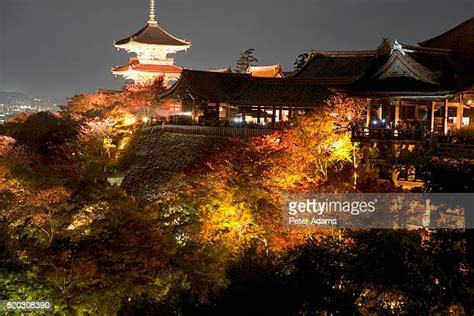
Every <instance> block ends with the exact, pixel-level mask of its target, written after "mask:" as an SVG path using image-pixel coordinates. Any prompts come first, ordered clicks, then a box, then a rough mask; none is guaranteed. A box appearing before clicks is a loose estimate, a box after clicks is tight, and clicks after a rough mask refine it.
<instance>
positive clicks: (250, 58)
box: [235, 48, 258, 73]
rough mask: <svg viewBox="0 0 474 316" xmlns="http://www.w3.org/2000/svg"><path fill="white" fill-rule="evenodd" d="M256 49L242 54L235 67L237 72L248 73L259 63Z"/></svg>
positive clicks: (250, 49)
mask: <svg viewBox="0 0 474 316" xmlns="http://www.w3.org/2000/svg"><path fill="white" fill-rule="evenodd" d="M254 52H255V48H249V49H247V50H246V51H244V52H242V53H241V54H240V57H239V59H238V60H237V64H236V67H235V72H237V73H246V72H247V70H248V68H249V67H250V66H254V65H255V63H258V59H257V58H256V57H255V56H254Z"/></svg>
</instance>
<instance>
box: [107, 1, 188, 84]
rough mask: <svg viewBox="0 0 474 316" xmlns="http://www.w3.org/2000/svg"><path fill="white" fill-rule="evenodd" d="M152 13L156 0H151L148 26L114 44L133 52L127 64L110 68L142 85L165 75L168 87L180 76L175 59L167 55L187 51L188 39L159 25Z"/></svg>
mask: <svg viewBox="0 0 474 316" xmlns="http://www.w3.org/2000/svg"><path fill="white" fill-rule="evenodd" d="M155 15H156V14H155V0H150V14H149V19H148V22H147V25H146V26H145V27H144V28H142V29H141V30H140V31H138V32H137V33H135V34H133V35H131V36H129V37H127V38H124V39H122V40H119V41H116V42H115V43H114V46H115V47H116V48H117V49H119V50H120V49H124V50H126V51H127V52H129V53H133V54H135V55H136V56H135V57H132V58H130V60H129V63H128V64H127V65H125V66H120V67H115V68H113V69H112V73H113V74H114V75H116V76H117V75H120V76H122V77H124V78H125V79H127V80H133V82H134V83H141V84H143V83H147V82H150V81H152V80H153V79H155V78H156V77H158V76H164V83H165V85H167V86H168V85H170V84H171V83H172V82H173V81H176V80H177V79H178V78H179V76H180V74H181V71H182V68H181V67H178V66H176V65H175V64H174V59H173V58H171V57H168V55H169V54H174V53H176V52H178V51H182V50H187V49H188V48H190V47H191V42H188V41H185V40H182V39H179V38H177V37H175V36H173V35H171V34H170V33H168V32H167V31H165V30H164V29H163V28H161V27H160V26H159V25H158V22H157V21H156V18H155Z"/></svg>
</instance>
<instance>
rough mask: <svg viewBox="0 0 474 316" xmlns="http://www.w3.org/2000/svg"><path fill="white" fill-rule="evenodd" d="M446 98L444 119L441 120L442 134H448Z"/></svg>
mask: <svg viewBox="0 0 474 316" xmlns="http://www.w3.org/2000/svg"><path fill="white" fill-rule="evenodd" d="M448 112H449V108H448V99H445V100H444V120H443V133H444V135H447V134H448Z"/></svg>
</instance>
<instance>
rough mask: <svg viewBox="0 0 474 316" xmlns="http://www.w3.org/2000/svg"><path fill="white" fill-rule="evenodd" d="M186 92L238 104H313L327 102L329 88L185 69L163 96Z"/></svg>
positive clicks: (299, 81) (304, 82) (309, 82)
mask: <svg viewBox="0 0 474 316" xmlns="http://www.w3.org/2000/svg"><path fill="white" fill-rule="evenodd" d="M184 94H191V95H192V96H193V98H200V99H202V100H205V101H208V102H222V103H231V104H236V105H249V106H250V105H262V106H295V107H314V106H317V105H322V104H324V100H325V99H326V97H327V96H328V95H329V89H328V88H327V87H325V86H323V85H321V84H320V83H319V82H317V81H314V80H303V79H293V78H261V77H252V76H251V75H250V74H234V73H216V72H209V71H196V70H188V69H185V70H183V73H182V74H181V78H180V79H179V80H178V81H177V82H176V83H175V84H174V85H173V86H172V87H171V88H170V89H169V90H168V91H167V92H166V93H164V94H163V95H161V96H160V98H167V97H170V96H181V95H184Z"/></svg>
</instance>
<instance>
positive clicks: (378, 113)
mask: <svg viewBox="0 0 474 316" xmlns="http://www.w3.org/2000/svg"><path fill="white" fill-rule="evenodd" d="M382 113H383V105H382V104H379V105H377V119H378V120H379V121H381V120H382Z"/></svg>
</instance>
